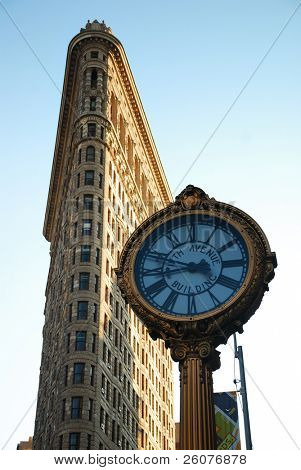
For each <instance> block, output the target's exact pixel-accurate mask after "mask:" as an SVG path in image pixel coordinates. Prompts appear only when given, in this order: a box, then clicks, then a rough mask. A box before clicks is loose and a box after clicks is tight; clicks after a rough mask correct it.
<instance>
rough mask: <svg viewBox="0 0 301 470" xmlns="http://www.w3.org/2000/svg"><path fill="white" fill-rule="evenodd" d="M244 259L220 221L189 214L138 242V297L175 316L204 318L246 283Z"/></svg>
mask: <svg viewBox="0 0 301 470" xmlns="http://www.w3.org/2000/svg"><path fill="white" fill-rule="evenodd" d="M248 267H249V254H248V248H247V245H246V242H245V240H244V238H243V236H242V235H241V234H240V232H239V231H238V230H237V229H236V228H235V227H234V226H233V225H232V224H229V223H228V222H226V221H225V220H223V219H221V218H217V217H211V216H209V215H204V214H199V213H194V214H193V213H192V214H185V215H181V216H178V217H174V218H172V219H170V220H167V221H166V222H164V223H162V224H161V225H159V226H158V227H157V228H155V229H154V230H153V231H152V232H151V233H150V234H149V235H148V236H147V237H146V238H145V239H144V241H143V243H142V245H141V246H140V248H139V251H138V253H137V256H136V259H135V263H134V279H135V284H136V287H137V289H138V291H139V293H140V294H141V295H142V297H143V299H144V301H146V302H147V303H148V304H149V305H150V306H151V307H153V308H155V309H156V310H159V311H160V312H162V313H164V314H169V315H173V316H177V317H183V316H184V317H193V316H195V315H204V316H208V315H210V314H214V311H215V310H216V309H220V308H221V307H223V306H224V305H225V304H227V303H228V302H229V301H230V300H231V299H232V298H233V297H234V296H235V295H236V294H237V292H238V291H239V290H240V288H241V287H242V285H243V284H244V282H245V280H246V276H247V273H248Z"/></svg>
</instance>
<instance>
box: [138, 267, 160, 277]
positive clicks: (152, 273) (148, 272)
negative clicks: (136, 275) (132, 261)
mask: <svg viewBox="0 0 301 470" xmlns="http://www.w3.org/2000/svg"><path fill="white" fill-rule="evenodd" d="M159 274H161V275H162V267H160V268H153V269H143V271H142V276H143V277H145V276H158V275H159Z"/></svg>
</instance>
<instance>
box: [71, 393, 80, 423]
mask: <svg viewBox="0 0 301 470" xmlns="http://www.w3.org/2000/svg"><path fill="white" fill-rule="evenodd" d="M82 412H83V397H72V398H71V419H80V418H81V417H82Z"/></svg>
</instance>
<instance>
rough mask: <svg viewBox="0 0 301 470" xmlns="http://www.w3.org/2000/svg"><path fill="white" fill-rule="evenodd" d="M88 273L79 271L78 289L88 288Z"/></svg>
mask: <svg viewBox="0 0 301 470" xmlns="http://www.w3.org/2000/svg"><path fill="white" fill-rule="evenodd" d="M89 283H90V273H79V290H89Z"/></svg>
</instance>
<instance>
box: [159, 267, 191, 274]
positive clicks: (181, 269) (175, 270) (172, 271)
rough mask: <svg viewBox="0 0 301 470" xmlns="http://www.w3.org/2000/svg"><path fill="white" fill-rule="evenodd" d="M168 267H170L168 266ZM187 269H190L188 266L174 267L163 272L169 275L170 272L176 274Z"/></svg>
mask: <svg viewBox="0 0 301 470" xmlns="http://www.w3.org/2000/svg"><path fill="white" fill-rule="evenodd" d="M167 269H168V268H167ZM185 271H188V268H178V269H173V270H168V271H165V272H164V273H163V274H164V275H165V276H166V275H167V276H168V275H169V274H175V273H183V272H185Z"/></svg>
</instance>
